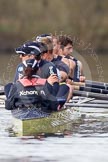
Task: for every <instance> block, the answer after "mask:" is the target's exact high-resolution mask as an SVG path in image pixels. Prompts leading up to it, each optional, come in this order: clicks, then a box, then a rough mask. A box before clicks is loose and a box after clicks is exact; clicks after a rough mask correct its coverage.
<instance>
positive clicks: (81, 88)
mask: <svg viewBox="0 0 108 162" xmlns="http://www.w3.org/2000/svg"><path fill="white" fill-rule="evenodd" d="M79 90H80V91H86V92H93V93H101V94H108V90H105V89H100V88H92V87H84V86H80V87H79Z"/></svg>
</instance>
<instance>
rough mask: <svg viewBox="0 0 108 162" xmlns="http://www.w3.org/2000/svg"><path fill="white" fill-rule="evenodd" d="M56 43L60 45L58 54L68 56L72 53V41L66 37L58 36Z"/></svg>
mask: <svg viewBox="0 0 108 162" xmlns="http://www.w3.org/2000/svg"><path fill="white" fill-rule="evenodd" d="M58 43H59V45H60V49H59V53H60V54H61V55H64V56H68V55H70V54H71V53H72V52H73V41H72V39H71V38H70V37H68V36H59V37H58Z"/></svg>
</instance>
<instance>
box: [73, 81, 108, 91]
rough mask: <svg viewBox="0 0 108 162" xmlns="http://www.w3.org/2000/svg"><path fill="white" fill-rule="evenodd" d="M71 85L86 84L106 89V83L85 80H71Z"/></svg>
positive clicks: (107, 86) (107, 85) (107, 84)
mask: <svg viewBox="0 0 108 162" xmlns="http://www.w3.org/2000/svg"><path fill="white" fill-rule="evenodd" d="M72 84H73V85H79V86H86V87H91V88H100V89H105V90H108V83H104V82H96V81H89V80H86V81H85V82H72Z"/></svg>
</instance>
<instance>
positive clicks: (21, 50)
mask: <svg viewBox="0 0 108 162" xmlns="http://www.w3.org/2000/svg"><path fill="white" fill-rule="evenodd" d="M16 53H18V54H19V55H20V58H21V59H22V61H24V60H27V59H34V58H35V57H37V58H38V59H39V58H40V55H41V50H40V48H39V45H38V43H36V42H27V43H25V44H23V45H22V46H20V47H18V48H16Z"/></svg>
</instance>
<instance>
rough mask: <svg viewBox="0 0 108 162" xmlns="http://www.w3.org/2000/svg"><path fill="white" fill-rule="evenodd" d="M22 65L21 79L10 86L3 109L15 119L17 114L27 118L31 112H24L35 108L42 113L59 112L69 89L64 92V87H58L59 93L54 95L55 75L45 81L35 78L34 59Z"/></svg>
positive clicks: (35, 65) (56, 79)
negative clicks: (10, 112)
mask: <svg viewBox="0 0 108 162" xmlns="http://www.w3.org/2000/svg"><path fill="white" fill-rule="evenodd" d="M23 65H24V71H23V72H24V73H23V74H24V75H23V78H21V79H19V80H18V81H17V82H16V83H14V84H13V85H12V86H11V89H10V92H9V94H7V99H6V101H5V108H6V109H7V110H12V114H13V115H14V116H16V117H18V115H19V114H23V115H24V116H26V117H28V115H30V113H31V110H30V111H29V113H24V112H25V110H28V109H30V108H34V109H35V108H36V109H39V110H41V111H43V112H52V111H57V110H59V109H60V108H61V107H62V106H63V104H64V103H65V102H66V99H67V96H68V92H69V88H68V87H67V89H66V88H65V91H64V86H61V87H59V92H58V94H57V95H56V94H55V88H54V83H55V82H58V77H57V75H50V76H49V77H48V78H47V79H43V78H40V77H39V76H37V75H36V74H37V71H38V68H39V63H38V62H37V61H36V60H35V59H28V60H24V61H23ZM65 86H66V85H65ZM61 91H62V92H63V91H64V95H63V96H60V92H61ZM27 112H28V111H27ZM32 115H34V117H35V115H36V114H35V113H34V114H33V113H32ZM32 117H33V116H32Z"/></svg>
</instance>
